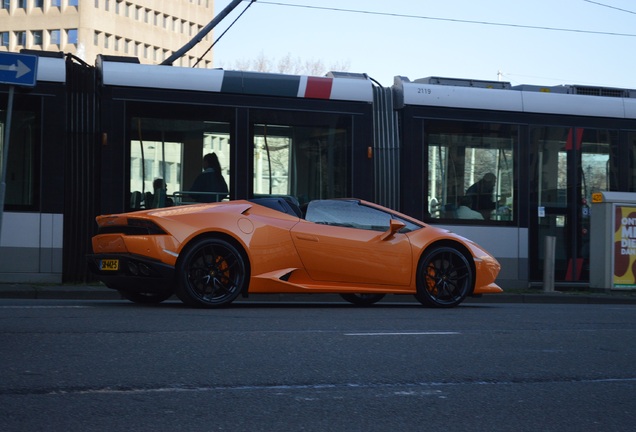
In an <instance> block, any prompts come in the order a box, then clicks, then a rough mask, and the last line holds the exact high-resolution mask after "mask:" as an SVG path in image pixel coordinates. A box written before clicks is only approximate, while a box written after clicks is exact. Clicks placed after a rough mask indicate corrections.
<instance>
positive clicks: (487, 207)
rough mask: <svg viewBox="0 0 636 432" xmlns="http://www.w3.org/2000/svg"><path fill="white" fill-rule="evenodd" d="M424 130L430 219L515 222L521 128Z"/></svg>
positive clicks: (454, 125) (433, 126)
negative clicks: (517, 156) (515, 191)
mask: <svg viewBox="0 0 636 432" xmlns="http://www.w3.org/2000/svg"><path fill="white" fill-rule="evenodd" d="M425 130H426V133H425V142H426V144H427V145H428V149H429V150H428V194H429V195H428V203H429V212H430V216H431V217H432V218H435V219H442V218H443V219H473V220H500V221H501V220H503V221H509V220H512V219H513V217H514V212H513V209H514V206H513V198H514V178H515V176H514V161H513V158H514V149H515V148H516V146H517V140H518V130H517V126H516V125H507V124H497V123H472V122H454V121H429V122H427V123H426V127H425Z"/></svg>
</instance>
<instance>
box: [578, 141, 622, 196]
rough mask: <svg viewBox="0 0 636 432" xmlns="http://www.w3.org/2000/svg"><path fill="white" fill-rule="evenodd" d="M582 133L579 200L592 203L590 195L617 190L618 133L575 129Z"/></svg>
mask: <svg viewBox="0 0 636 432" xmlns="http://www.w3.org/2000/svg"><path fill="white" fill-rule="evenodd" d="M577 130H581V131H583V132H582V140H581V143H580V150H581V198H582V199H583V200H584V203H586V204H589V203H591V202H592V193H593V192H598V191H611V190H617V188H618V156H617V155H616V154H613V152H614V153H615V152H616V151H617V150H618V131H614V130H604V129H584V130H583V129H577Z"/></svg>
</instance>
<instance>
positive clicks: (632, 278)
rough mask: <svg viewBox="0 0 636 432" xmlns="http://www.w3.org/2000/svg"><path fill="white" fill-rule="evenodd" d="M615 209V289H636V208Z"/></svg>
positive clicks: (620, 207) (618, 207)
mask: <svg viewBox="0 0 636 432" xmlns="http://www.w3.org/2000/svg"><path fill="white" fill-rule="evenodd" d="M614 209H615V213H614V288H618V289H620V288H636V207H629V206H622V205H617V206H615V207H614Z"/></svg>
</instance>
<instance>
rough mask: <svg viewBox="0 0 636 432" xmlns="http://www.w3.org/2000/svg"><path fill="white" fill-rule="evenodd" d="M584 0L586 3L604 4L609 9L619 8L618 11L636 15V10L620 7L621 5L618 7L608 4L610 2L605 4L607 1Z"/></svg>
mask: <svg viewBox="0 0 636 432" xmlns="http://www.w3.org/2000/svg"><path fill="white" fill-rule="evenodd" d="M583 1H584V2H585V3H591V4H594V5H597V6H602V7H606V8H609V9H614V10H617V11H621V12H626V13H629V14H633V15H636V12H634V11H630V10H627V9H622V8H619V7H616V6H612V5H608V4H605V3H601V2H597V1H592V0H583Z"/></svg>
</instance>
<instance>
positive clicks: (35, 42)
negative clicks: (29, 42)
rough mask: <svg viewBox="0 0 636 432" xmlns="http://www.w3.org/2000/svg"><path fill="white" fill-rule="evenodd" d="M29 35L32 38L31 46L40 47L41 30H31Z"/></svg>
mask: <svg viewBox="0 0 636 432" xmlns="http://www.w3.org/2000/svg"><path fill="white" fill-rule="evenodd" d="M31 35H32V36H33V45H35V46H40V45H42V30H33V31H32V32H31Z"/></svg>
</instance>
